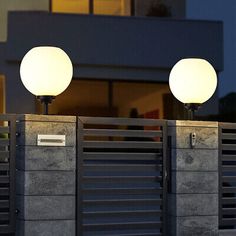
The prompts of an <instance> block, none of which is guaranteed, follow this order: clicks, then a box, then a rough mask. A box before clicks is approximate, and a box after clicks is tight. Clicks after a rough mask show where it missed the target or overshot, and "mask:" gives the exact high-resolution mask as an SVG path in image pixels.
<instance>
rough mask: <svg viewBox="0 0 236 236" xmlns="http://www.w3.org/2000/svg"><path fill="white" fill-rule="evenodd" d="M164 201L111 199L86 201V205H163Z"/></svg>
mask: <svg viewBox="0 0 236 236" xmlns="http://www.w3.org/2000/svg"><path fill="white" fill-rule="evenodd" d="M162 202H163V200H162V199H148V198H147V199H111V200H108V199H106V200H84V201H83V203H84V204H88V205H101V204H102V205H103V204H106V205H114V204H132V205H138V204H149V205H150V204H153V205H162Z"/></svg>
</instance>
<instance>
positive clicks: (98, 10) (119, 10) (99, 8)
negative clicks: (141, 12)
mask: <svg viewBox="0 0 236 236" xmlns="http://www.w3.org/2000/svg"><path fill="white" fill-rule="evenodd" d="M94 14H104V15H118V16H128V15H130V0H94Z"/></svg>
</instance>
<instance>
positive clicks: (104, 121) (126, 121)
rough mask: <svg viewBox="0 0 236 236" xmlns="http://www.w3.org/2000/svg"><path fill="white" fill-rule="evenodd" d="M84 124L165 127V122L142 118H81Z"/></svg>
mask: <svg viewBox="0 0 236 236" xmlns="http://www.w3.org/2000/svg"><path fill="white" fill-rule="evenodd" d="M79 120H81V121H82V123H83V124H94V125H125V126H128V125H129V126H132V125H134V126H163V125H165V124H166V121H164V120H156V119H142V118H135V119H131V118H113V117H111V118H110V117H79Z"/></svg>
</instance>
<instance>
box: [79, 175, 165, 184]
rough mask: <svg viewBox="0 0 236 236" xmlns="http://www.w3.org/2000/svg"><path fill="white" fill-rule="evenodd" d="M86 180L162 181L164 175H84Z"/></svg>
mask: <svg viewBox="0 0 236 236" xmlns="http://www.w3.org/2000/svg"><path fill="white" fill-rule="evenodd" d="M83 178H84V181H85V183H86V182H99V181H105V182H124V181H139V182H142V181H147V180H149V181H152V180H155V181H157V182H160V181H162V176H84V177H83Z"/></svg>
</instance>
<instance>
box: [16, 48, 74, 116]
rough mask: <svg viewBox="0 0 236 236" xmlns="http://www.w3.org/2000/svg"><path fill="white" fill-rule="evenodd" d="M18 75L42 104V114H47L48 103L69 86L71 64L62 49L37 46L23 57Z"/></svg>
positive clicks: (71, 72) (71, 71)
mask: <svg viewBox="0 0 236 236" xmlns="http://www.w3.org/2000/svg"><path fill="white" fill-rule="evenodd" d="M20 76H21V81H22V83H23V84H24V86H25V87H26V89H27V90H28V91H29V92H31V93H32V94H34V95H36V97H37V99H39V100H40V101H41V103H43V104H44V114H48V104H50V103H51V102H52V100H53V99H54V98H55V96H57V95H59V94H60V93H62V92H63V91H64V90H65V89H66V88H67V87H68V86H69V84H70V82H71V79H72V76H73V66H72V63H71V60H70V58H69V57H68V55H67V54H66V53H65V52H64V51H63V50H62V49H60V48H58V47H51V46H39V47H35V48H32V49H31V50H30V51H28V52H27V53H26V55H25V56H24V57H23V59H22V62H21V65H20Z"/></svg>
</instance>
